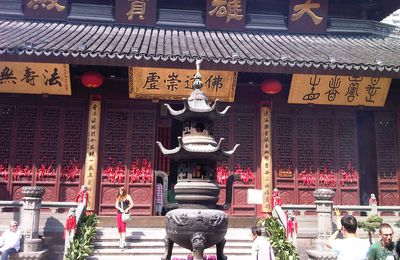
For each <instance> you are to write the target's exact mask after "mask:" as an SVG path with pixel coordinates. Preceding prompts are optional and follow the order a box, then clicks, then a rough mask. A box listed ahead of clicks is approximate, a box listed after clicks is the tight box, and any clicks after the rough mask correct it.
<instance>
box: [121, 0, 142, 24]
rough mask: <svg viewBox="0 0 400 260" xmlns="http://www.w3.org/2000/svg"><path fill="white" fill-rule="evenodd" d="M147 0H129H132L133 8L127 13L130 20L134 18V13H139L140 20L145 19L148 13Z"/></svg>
mask: <svg viewBox="0 0 400 260" xmlns="http://www.w3.org/2000/svg"><path fill="white" fill-rule="evenodd" d="M146 1H147V0H139V1H134V0H129V2H131V9H130V10H129V12H127V13H126V15H127V16H128V20H133V16H134V15H138V16H139V19H140V20H143V19H144V15H145V14H146Z"/></svg>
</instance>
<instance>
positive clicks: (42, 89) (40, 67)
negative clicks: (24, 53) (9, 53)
mask: <svg viewBox="0 0 400 260" xmlns="http://www.w3.org/2000/svg"><path fill="white" fill-rule="evenodd" d="M0 92H1V93H20V94H51V95H71V81H70V74H69V65H68V64H53V63H24V62H0Z"/></svg>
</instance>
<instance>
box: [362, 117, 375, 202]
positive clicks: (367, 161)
mask: <svg viewBox="0 0 400 260" xmlns="http://www.w3.org/2000/svg"><path fill="white" fill-rule="evenodd" d="M374 125H375V122H374V113H373V112H371V111H358V112H357V136H358V151H359V153H358V157H359V165H360V169H359V176H360V200H361V201H360V205H368V200H369V197H370V195H371V193H374V194H375V195H376V196H378V184H377V183H378V182H377V179H378V175H377V161H376V141H375V140H376V139H375V127H374ZM377 199H378V198H377Z"/></svg>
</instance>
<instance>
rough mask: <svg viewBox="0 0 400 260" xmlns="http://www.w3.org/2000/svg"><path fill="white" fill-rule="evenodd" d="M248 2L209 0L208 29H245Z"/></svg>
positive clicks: (207, 10) (242, 0) (241, 0)
mask: <svg viewBox="0 0 400 260" xmlns="http://www.w3.org/2000/svg"><path fill="white" fill-rule="evenodd" d="M245 22H246V0H207V9H206V27H207V29H234V30H241V29H244V26H245Z"/></svg>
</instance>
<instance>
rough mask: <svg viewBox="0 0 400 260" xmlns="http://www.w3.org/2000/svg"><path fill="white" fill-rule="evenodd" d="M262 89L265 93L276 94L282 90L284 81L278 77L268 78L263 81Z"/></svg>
mask: <svg viewBox="0 0 400 260" xmlns="http://www.w3.org/2000/svg"><path fill="white" fill-rule="evenodd" d="M261 90H262V92H264V93H265V94H269V95H275V94H278V93H279V92H280V91H281V90H282V83H281V82H280V81H279V80H277V79H266V80H264V81H263V82H262V83H261Z"/></svg>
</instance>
